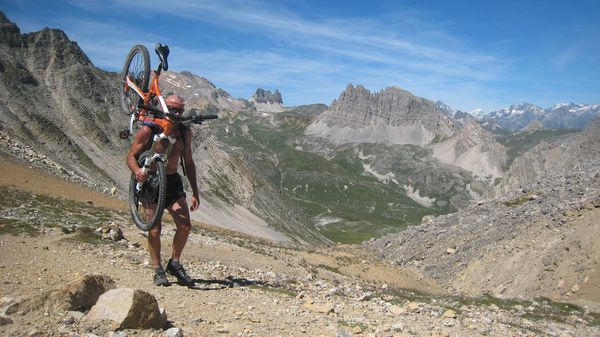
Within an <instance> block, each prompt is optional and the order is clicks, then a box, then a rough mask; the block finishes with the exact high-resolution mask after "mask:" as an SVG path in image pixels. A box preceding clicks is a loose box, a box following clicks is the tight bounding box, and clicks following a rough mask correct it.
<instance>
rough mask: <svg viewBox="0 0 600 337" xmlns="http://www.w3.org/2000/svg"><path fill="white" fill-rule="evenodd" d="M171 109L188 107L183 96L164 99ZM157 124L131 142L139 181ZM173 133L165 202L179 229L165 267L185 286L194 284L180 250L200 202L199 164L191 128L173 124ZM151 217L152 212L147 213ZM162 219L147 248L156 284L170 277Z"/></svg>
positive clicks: (132, 161) (129, 158)
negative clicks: (184, 176)
mask: <svg viewBox="0 0 600 337" xmlns="http://www.w3.org/2000/svg"><path fill="white" fill-rule="evenodd" d="M165 102H166V104H167V107H168V108H169V111H170V112H171V113H173V114H175V115H181V114H182V113H183V111H184V108H185V101H184V100H183V98H181V97H179V96H176V95H171V96H169V97H167V99H166V100H165ZM157 129H158V127H157V126H155V125H152V124H151V123H148V124H144V125H143V126H142V128H141V129H140V130H139V131H138V132H137V134H136V135H135V139H134V140H133V143H132V144H131V147H130V149H129V153H128V154H127V166H129V169H130V170H131V172H133V174H134V175H135V178H136V180H137V181H139V182H144V181H146V179H147V178H148V174H147V172H146V171H145V170H143V169H141V168H140V166H139V165H138V157H139V156H140V154H142V152H144V150H146V149H147V146H148V144H150V143H151V142H152V137H153V135H154V134H155V133H157V132H160V131H159V130H157ZM174 129H175V130H173V131H172V132H171V135H170V136H173V137H175V138H176V141H175V143H174V144H173V147H172V149H171V152H170V154H169V157H168V158H167V162H166V166H165V170H166V173H167V196H166V202H165V209H167V210H168V211H169V213H170V214H171V217H172V218H173V221H174V222H175V225H176V227H177V230H176V232H175V237H174V238H173V251H172V253H171V258H170V259H169V262H168V263H167V268H166V271H167V272H168V273H169V274H171V275H173V276H175V277H176V278H177V281H178V282H179V283H180V284H182V285H186V286H193V285H194V281H193V280H192V279H191V278H190V277H189V276H188V275H187V273H186V271H185V269H184V268H183V266H182V265H181V263H180V262H179V260H180V258H181V252H182V251H183V248H184V247H185V244H186V242H187V239H188V236H189V234H190V231H191V229H192V224H191V221H190V211H195V210H197V209H198V207H199V206H200V197H199V195H198V184H197V181H196V165H195V164H194V160H193V158H192V146H191V145H192V132H191V130H190V129H189V128H187V127H183V128H174ZM167 144H168V141H164V142H161V143H159V144H158V145H157V147H156V151H157V152H158V153H164V152H165V151H166V148H167ZM179 158H183V166H184V168H185V172H186V173H187V177H188V180H189V182H190V185H191V187H192V199H191V200H192V204H191V205H190V206H189V209H188V204H187V202H186V196H185V192H184V191H183V182H182V180H181V176H180V175H179V173H177V165H178V163H179ZM149 208H150V209H149V210H148V212H149V213H153V212H154V210H155V209H156V205H154V209H153V208H152V205H150V207H149ZM147 216H148V217H151V216H152V214H147ZM161 229H162V226H161V223H160V222H159V223H158V224H157V225H156V226H154V227H153V228H151V229H150V230H149V231H148V252H149V254H150V260H151V263H152V266H153V267H154V284H155V285H157V286H166V285H169V284H170V283H169V280H168V279H167V276H166V274H165V271H164V269H163V268H162V265H161V260H160V246H161V243H160V235H161Z"/></svg>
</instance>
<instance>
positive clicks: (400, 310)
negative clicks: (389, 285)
mask: <svg viewBox="0 0 600 337" xmlns="http://www.w3.org/2000/svg"><path fill="white" fill-rule="evenodd" d="M388 312H390V313H392V314H394V315H404V314H406V313H407V312H408V310H406V308H404V307H400V306H397V305H392V306H390V307H389V308H388Z"/></svg>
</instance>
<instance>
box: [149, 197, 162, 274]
mask: <svg viewBox="0 0 600 337" xmlns="http://www.w3.org/2000/svg"><path fill="white" fill-rule="evenodd" d="M155 210H156V205H151V206H150V205H149V207H148V208H147V209H146V216H147V218H148V219H150V218H151V217H152V215H153V214H154V212H155ZM161 231H162V225H161V221H159V222H158V224H157V225H156V226H154V227H152V229H150V230H149V231H148V253H149V254H150V263H151V264H152V267H154V268H158V267H160V264H161V263H160V234H161Z"/></svg>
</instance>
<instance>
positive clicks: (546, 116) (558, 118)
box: [473, 103, 600, 131]
mask: <svg viewBox="0 0 600 337" xmlns="http://www.w3.org/2000/svg"><path fill="white" fill-rule="evenodd" d="M473 114H474V116H475V117H476V118H477V120H478V121H480V122H481V123H483V124H484V125H485V126H486V127H489V128H496V129H497V128H498V127H500V128H503V129H505V130H508V131H522V130H524V129H526V128H527V127H528V126H529V125H530V124H531V123H539V124H540V125H541V126H542V127H544V128H551V129H582V128H584V127H585V126H586V125H587V124H588V123H589V122H590V121H591V120H593V119H595V118H596V117H597V116H598V115H599V114H600V104H575V103H559V104H555V105H553V106H552V107H550V108H547V109H543V108H540V107H538V106H535V105H533V104H529V103H521V104H515V105H511V106H509V107H506V108H503V109H501V110H498V111H492V112H483V111H476V112H474V113H473Z"/></svg>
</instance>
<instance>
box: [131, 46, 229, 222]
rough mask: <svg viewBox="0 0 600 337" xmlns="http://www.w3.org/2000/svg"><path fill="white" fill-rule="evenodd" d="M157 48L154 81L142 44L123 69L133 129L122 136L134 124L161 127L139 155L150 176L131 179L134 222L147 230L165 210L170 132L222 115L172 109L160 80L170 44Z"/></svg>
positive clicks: (173, 138)
mask: <svg viewBox="0 0 600 337" xmlns="http://www.w3.org/2000/svg"><path fill="white" fill-rule="evenodd" d="M155 51H156V54H157V55H158V58H159V59H160V62H159V64H158V67H157V68H156V70H154V72H153V77H152V82H151V83H150V56H149V54H148V49H146V47H144V46H142V45H136V46H134V47H133V48H132V49H131V51H130V52H129V55H127V59H126V60H125V65H124V66H123V71H122V72H121V79H122V81H123V82H122V89H121V92H120V96H121V108H122V110H123V112H124V113H125V114H126V115H128V116H130V118H129V129H126V130H123V131H121V133H120V134H119V136H120V137H121V138H122V139H128V138H129V136H130V135H131V134H132V133H133V128H134V125H141V124H147V125H152V126H154V128H155V129H157V130H159V131H158V132H157V133H154V134H153V138H152V144H151V146H150V148H149V150H147V151H144V152H143V153H142V154H141V155H140V156H139V158H138V164H139V166H140V167H141V168H142V170H144V172H145V173H148V179H146V181H145V182H143V183H140V182H138V181H137V180H136V178H135V174H132V175H131V179H130V181H129V208H130V210H131V215H132V217H133V222H134V223H135V225H136V226H137V227H138V228H139V229H141V230H144V231H148V230H150V229H151V228H152V227H154V226H156V225H157V224H158V223H159V221H160V219H161V217H162V215H163V212H164V206H165V199H166V198H165V197H166V193H167V176H166V171H165V164H166V161H167V159H168V158H169V153H170V151H171V148H172V147H173V144H174V143H175V141H176V138H175V137H172V136H170V134H171V131H172V130H174V128H175V127H177V124H179V123H183V124H190V123H194V124H202V122H203V121H205V120H208V119H217V118H218V116H217V115H202V114H198V113H197V111H195V110H192V111H191V113H190V114H189V115H188V116H186V117H180V116H178V115H175V114H173V113H171V112H170V111H169V109H168V107H167V104H166V102H165V99H164V98H163V96H162V94H161V90H160V87H159V84H158V79H159V77H160V73H161V72H162V71H163V70H168V68H169V66H168V63H167V57H168V56H169V47H168V46H167V45H161V44H160V43H158V44H156V47H155ZM149 84H151V85H150V86H149ZM162 141H168V142H169V144H168V146H167V150H166V152H165V153H158V152H156V146H157V144H159V143H160V142H162Z"/></svg>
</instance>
